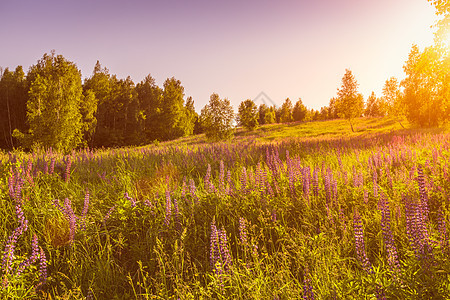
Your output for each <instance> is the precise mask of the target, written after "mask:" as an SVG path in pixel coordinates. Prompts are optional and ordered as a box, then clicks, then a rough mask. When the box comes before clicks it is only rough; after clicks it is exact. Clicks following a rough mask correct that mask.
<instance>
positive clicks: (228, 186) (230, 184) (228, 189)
mask: <svg viewBox="0 0 450 300" xmlns="http://www.w3.org/2000/svg"><path fill="white" fill-rule="evenodd" d="M232 186H233V183H232V181H231V171H230V170H228V171H227V191H226V194H227V195H230V193H231V191H232Z"/></svg>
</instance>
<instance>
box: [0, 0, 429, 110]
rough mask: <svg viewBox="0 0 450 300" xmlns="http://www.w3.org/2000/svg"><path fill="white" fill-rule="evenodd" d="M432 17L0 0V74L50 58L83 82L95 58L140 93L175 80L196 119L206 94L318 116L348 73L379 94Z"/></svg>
mask: <svg viewBox="0 0 450 300" xmlns="http://www.w3.org/2000/svg"><path fill="white" fill-rule="evenodd" d="M435 19H436V18H435V15H434V7H432V6H431V5H430V4H429V2H427V1H426V0H378V1H373V0H340V1H335V0H333V1H332V0H315V1H313V0H311V1H288V0H280V1H265V0H249V1H245V0H229V1H214V0H209V1H207V0H205V1H203V0H190V1H189V0H187V1H182V0H179V1H178V0H177V1H175V0H162V1H145V0H142V1H140V0H129V1H125V0H124V1H116V0H108V1H106V0H102V1H95V0H77V1H75V0H74V1H68V0H58V1H57V0H54V1H53V0H52V1H49V0H42V1H41V0H39V1H38V0H29V1H22V0H15V1H13V0H10V1H5V0H0V20H1V26H0V41H1V46H0V66H2V67H3V68H5V67H9V68H15V67H16V66H17V65H22V66H23V67H24V69H25V71H26V70H28V68H29V67H30V66H31V65H33V64H35V63H36V62H37V60H38V59H40V58H41V57H42V55H43V54H44V53H46V52H47V53H49V52H50V51H51V50H52V49H55V50H56V53H57V54H62V55H63V56H64V57H65V58H66V59H68V60H70V61H73V62H75V63H76V64H77V66H78V68H79V69H80V70H81V72H82V75H83V78H85V77H89V76H91V74H92V71H93V68H94V65H95V62H96V61H97V60H99V61H100V63H101V64H102V66H104V67H107V68H108V69H109V70H110V73H111V74H117V76H118V77H119V78H125V77H127V76H128V75H129V76H131V78H132V79H133V81H134V82H135V83H136V84H137V83H138V82H140V81H141V80H142V79H143V78H144V77H145V76H146V75H147V74H151V75H152V76H153V77H154V78H155V79H156V82H157V84H158V85H160V86H162V83H163V82H164V80H165V79H166V78H168V77H172V76H174V77H175V78H177V79H179V80H181V82H182V84H183V86H184V87H185V94H186V96H192V97H193V99H194V102H195V107H196V110H197V111H198V112H200V110H201V108H202V107H203V106H204V105H205V104H206V103H207V102H208V101H209V97H210V95H211V94H212V93H213V92H216V93H218V94H219V95H220V97H222V98H225V97H226V98H228V99H230V101H231V103H232V104H233V105H234V107H235V108H237V106H238V105H239V103H240V102H241V101H243V100H245V99H254V98H255V97H256V96H257V95H258V94H259V93H260V92H265V93H266V94H267V95H268V96H269V97H270V98H271V99H272V100H273V101H274V102H275V104H276V105H281V103H282V102H283V101H284V99H285V98H287V97H289V98H290V99H291V100H292V101H293V102H294V103H295V101H297V99H298V98H299V97H301V98H302V100H303V102H304V104H306V106H307V107H308V108H314V109H319V108H320V107H321V106H325V105H328V103H329V100H330V98H332V97H334V96H336V91H337V88H339V87H340V84H341V78H342V76H343V75H344V73H345V69H346V68H349V69H350V70H352V72H353V74H354V75H355V77H356V79H357V81H358V83H359V90H360V92H362V93H363V95H364V98H365V99H367V97H368V96H369V94H370V93H371V91H375V93H376V94H377V96H381V91H382V87H383V85H384V82H385V80H386V79H388V78H389V77H391V76H396V77H397V78H399V79H402V78H403V77H404V75H403V69H402V66H403V64H404V62H405V61H406V59H407V57H408V53H409V51H410V49H411V46H412V44H414V43H415V44H418V45H419V46H420V48H421V49H423V47H425V46H428V45H431V44H432V40H433V34H432V33H433V31H434V29H430V26H431V25H433V24H434V22H435ZM257 104H259V103H257Z"/></svg>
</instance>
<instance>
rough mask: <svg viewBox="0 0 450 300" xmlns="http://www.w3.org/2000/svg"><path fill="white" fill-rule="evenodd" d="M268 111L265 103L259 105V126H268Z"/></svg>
mask: <svg viewBox="0 0 450 300" xmlns="http://www.w3.org/2000/svg"><path fill="white" fill-rule="evenodd" d="M268 110H269V108H268V107H267V105H265V104H264V103H263V104H260V105H259V108H258V123H259V125H264V124H266V120H265V116H266V113H267V111H268Z"/></svg>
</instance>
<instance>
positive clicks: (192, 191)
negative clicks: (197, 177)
mask: <svg viewBox="0 0 450 300" xmlns="http://www.w3.org/2000/svg"><path fill="white" fill-rule="evenodd" d="M195 191H196V188H195V182H194V180H193V179H189V193H190V194H191V196H192V198H194V202H195V203H196V202H198V197H197V195H196V193H195Z"/></svg>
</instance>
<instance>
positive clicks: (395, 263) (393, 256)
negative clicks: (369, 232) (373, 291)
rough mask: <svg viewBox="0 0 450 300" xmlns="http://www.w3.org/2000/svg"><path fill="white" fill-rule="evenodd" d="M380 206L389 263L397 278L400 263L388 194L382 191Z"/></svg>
mask: <svg viewBox="0 0 450 300" xmlns="http://www.w3.org/2000/svg"><path fill="white" fill-rule="evenodd" d="M379 207H380V210H381V228H382V231H383V241H384V244H385V247H386V252H387V260H388V265H389V267H390V269H391V271H392V272H393V273H394V278H396V277H397V276H398V275H399V274H400V263H399V260H398V254H397V248H396V246H395V242H394V237H393V234H392V229H391V212H390V209H389V204H388V203H387V201H386V196H385V195H384V193H382V192H381V193H380V201H379Z"/></svg>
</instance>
